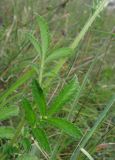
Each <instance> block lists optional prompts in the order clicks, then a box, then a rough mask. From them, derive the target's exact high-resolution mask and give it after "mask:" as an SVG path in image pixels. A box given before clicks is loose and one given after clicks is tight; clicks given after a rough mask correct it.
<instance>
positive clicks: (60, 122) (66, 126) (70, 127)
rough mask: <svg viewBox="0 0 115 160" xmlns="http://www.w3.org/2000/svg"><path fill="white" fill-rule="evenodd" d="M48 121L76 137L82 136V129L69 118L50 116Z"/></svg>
mask: <svg viewBox="0 0 115 160" xmlns="http://www.w3.org/2000/svg"><path fill="white" fill-rule="evenodd" d="M47 122H48V123H49V124H51V125H53V126H55V127H57V128H59V129H61V130H62V131H63V132H65V133H67V134H68V135H70V136H72V137H74V138H76V139H78V138H80V137H81V135H82V132H81V130H80V129H79V128H78V127H76V126H75V125H74V124H73V123H70V122H68V121H67V120H64V119H59V118H49V119H47Z"/></svg>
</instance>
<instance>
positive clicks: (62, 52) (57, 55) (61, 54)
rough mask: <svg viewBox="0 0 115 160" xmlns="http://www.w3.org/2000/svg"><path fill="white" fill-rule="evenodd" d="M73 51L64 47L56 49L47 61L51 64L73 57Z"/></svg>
mask: <svg viewBox="0 0 115 160" xmlns="http://www.w3.org/2000/svg"><path fill="white" fill-rule="evenodd" d="M72 52H73V50H72V49H71V48H67V47H63V48H58V49H55V50H54V51H53V52H52V53H51V54H50V55H49V56H48V57H47V59H46V62H50V61H52V60H59V59H61V58H65V57H66V58H67V57H68V56H69V55H71V54H72Z"/></svg>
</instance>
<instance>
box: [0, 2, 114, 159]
mask: <svg viewBox="0 0 115 160" xmlns="http://www.w3.org/2000/svg"><path fill="white" fill-rule="evenodd" d="M93 2H95V3H93ZM96 2H97V1H90V0H86V1H85V3H84V1H82V0H78V1H76V0H71V1H69V0H67V1H63V0H60V1H57V0H39V1H37V0H34V1H32V0H25V1H22V0H19V1H15V0H9V1H6V0H4V1H0V95H1V96H0V103H1V105H0V107H1V108H0V126H1V129H0V146H1V150H0V151H1V154H0V156H1V158H0V159H8V160H9V159H11V160H15V159H16V160H20V159H21V160H22V159H24V160H25V159H32V160H36V159H52V160H61V159H62V160H69V159H71V160H74V159H80V160H84V159H91V158H92V157H93V158H94V159H96V160H102V159H103V160H114V158H115V149H114V148H115V127H114V125H115V109H114V107H115V106H114V104H113V103H114V100H115V98H114V97H113V94H114V91H115V84H114V82H115V74H114V72H115V71H114V70H115V64H114V58H115V55H114V53H115V45H114V44H115V28H114V24H115V15H114V13H108V12H107V9H104V10H103V12H101V14H99V15H98V16H97V18H96V19H95V21H94V23H93V24H92V25H91V26H90V27H89V28H88V31H86V33H85V36H84V37H83V38H82V39H80V41H79V43H78V45H77V46H75V47H73V45H72V44H74V43H73V42H74V40H75V38H76V35H77V36H78V37H79V33H81V32H80V31H82V29H83V27H84V25H85V24H86V22H87V21H88V19H89V17H91V16H92V15H93V14H94V13H95V11H96V10H97V8H96V6H97V5H96ZM97 4H98V3H97ZM39 15H41V16H43V17H44V18H45V20H46V21H47V23H48V26H49V30H50V31H49V33H50V36H51V37H50V45H49V46H48V48H49V50H48V53H52V52H53V51H54V50H55V49H57V48H62V47H67V48H66V49H68V47H70V48H72V50H73V51H71V53H73V54H72V55H71V56H70V52H69V51H68V50H64V53H65V55H67V56H68V59H67V58H66V56H63V57H61V56H60V57H57V58H53V59H52V58H51V59H50V60H49V63H46V64H45V69H44V70H43V74H42V78H41V76H39V75H40V73H39V72H40V71H41V69H40V66H41V62H42V61H41V59H42V58H41V59H40V56H39V54H38V53H37V51H36V48H35V45H34V46H33V45H32V37H31V34H34V35H35V37H36V38H37V39H38V40H39V41H40V21H39V20H38V21H39V22H37V18H38V16H39ZM45 23H46V22H45ZM46 26H47V24H46ZM43 27H44V26H43ZM43 27H42V28H43ZM46 28H47V27H46ZM45 35H46V34H45ZM46 39H47V37H46ZM77 40H78V39H77ZM34 44H35V43H34ZM58 53H59V51H58ZM60 54H61V52H60ZM65 60H66V61H65ZM73 77H74V79H75V82H76V85H75V84H74V82H73V81H74V80H73ZM33 79H36V80H37V81H39V83H40V86H41V87H42V89H43V93H42V94H44V95H42V96H43V97H45V99H46V103H47V104H46V105H49V104H53V103H54V104H55V105H54V106H57V108H58V103H59V101H61V100H62V103H61V102H60V106H61V107H60V108H61V109H60V110H56V111H55V109H54V110H53V111H51V109H50V111H49V112H48V113H49V114H52V112H53V113H54V112H56V118H57V117H58V118H60V119H61V118H64V119H66V118H67V117H68V114H70V113H72V114H71V116H69V118H67V119H69V121H71V122H72V123H73V124H74V125H75V126H76V127H77V128H78V130H79V129H80V130H81V132H82V133H83V135H81V136H80V138H78V139H77V138H76V139H74V138H75V137H76V135H74V136H73V134H74V133H75V132H74V131H73V132H71V133H70V130H69V131H68V129H67V128H68V125H67V124H65V122H64V124H63V126H61V127H60V126H59V124H58V127H57V126H56V123H55V127H56V128H60V129H61V130H59V129H56V128H55V127H52V125H53V122H54V121H55V119H53V120H52V119H50V120H46V119H47V117H44V112H43V111H40V113H41V114H43V115H42V116H43V121H44V120H45V121H47V122H48V124H47V125H44V122H40V123H41V125H42V126H43V127H44V129H45V131H46V133H47V136H48V139H49V143H50V146H51V148H52V149H51V153H49V149H48V146H46V147H45V148H44V146H45V145H46V143H45V142H46V141H47V140H45V142H44V140H43V139H44V137H41V138H39V136H38V135H39V134H37V137H38V141H37V138H35V137H36V135H34V134H32V131H33V130H34V131H35V128H33V127H34V126H33V124H34V122H33V123H31V121H32V119H31V118H30V119H28V118H27V117H30V115H31V114H32V113H31V111H30V110H31V109H30V110H29V111H30V113H28V108H27V112H26V109H25V111H24V108H26V107H24V106H26V105H27V104H28V103H30V104H31V106H32V107H33V106H34V107H33V108H34V113H38V112H39V110H38V108H37V107H36V106H37V102H36V93H41V90H40V89H38V92H37V91H36V89H35V88H37V87H35V86H36V85H38V86H39V84H36V83H37V82H36V81H34V82H33V83H34V84H33V83H32V81H33ZM32 84H33V87H32ZM64 84H65V85H67V86H69V87H67V86H66V89H65V91H63V90H64V89H63V88H64V87H63V86H65V85H64ZM34 85H35V86H34ZM40 86H39V87H40ZM34 87H35V88H34ZM39 87H38V88H39ZM72 87H73V88H72ZM33 88H34V89H35V91H32V90H34V89H33ZM39 91H40V92H39ZM61 92H62V93H61ZM59 93H60V94H61V96H59ZM67 93H71V94H69V95H68V94H67ZM74 95H75V96H74ZM37 96H38V97H39V96H40V97H42V96H41V95H37ZM63 96H65V97H66V96H67V98H65V99H63ZM33 97H34V98H35V99H34V98H33ZM38 97H37V99H38ZM56 97H57V99H58V100H57V103H56V100H55V98H56ZM23 98H24V99H23ZM25 98H26V100H25ZM27 99H28V100H29V102H28V100H27ZM43 99H44V98H43ZM40 100H41V98H40ZM65 102H67V103H65ZM41 104H42V102H41ZM27 106H28V105H27ZM49 106H50V105H49ZM52 106H53V105H52ZM111 106H112V107H111ZM62 107H63V108H62ZM110 107H111V108H110ZM30 108H31V107H30ZM72 108H73V111H72ZM106 108H107V110H106ZM39 109H40V108H39ZM42 109H43V108H42ZM42 109H41V110H42ZM109 109H110V110H109ZM108 110H109V112H108V113H107V111H108ZM57 111H58V113H57ZM71 111H72V112H71ZM25 113H26V115H28V116H27V117H25V116H24V114H25ZM106 113H107V114H106ZM100 114H101V116H100V117H99V115H100ZM3 115H4V116H3ZM38 115H39V114H38ZM33 117H34V116H33ZM98 117H99V118H98ZM38 118H40V116H38ZM53 118H55V117H53ZM103 118H104V121H103V123H101V121H102V120H103ZM34 120H35V121H36V118H35V119H34ZM52 121H53V122H52ZM61 123H62V122H61ZM99 124H100V127H98V128H97V126H98V125H99ZM34 125H38V124H37V123H36V124H34ZM66 125H67V128H66V129H65V130H66V133H68V134H69V135H70V136H68V135H67V134H65V133H63V131H65V130H64V126H66ZM6 126H7V128H6ZM9 127H10V128H9ZM31 128H32V129H31ZM36 128H37V127H36ZM70 128H71V127H70ZM71 130H74V129H71ZM39 132H40V131H39ZM34 133H36V132H34ZM71 134H72V137H74V138H72V137H71ZM41 135H43V133H42V134H41ZM33 137H34V138H33ZM88 137H89V138H88ZM40 139H41V145H40ZM44 143H45V144H44ZM56 144H57V145H56ZM58 145H59V146H58ZM75 148H76V150H75ZM81 148H82V150H81ZM47 151H48V153H47ZM73 151H74V152H73ZM76 151H77V152H76ZM79 151H80V154H79V153H78V152H79ZM74 153H76V154H77V156H76V154H74ZM74 156H75V157H74ZM93 158H92V159H93Z"/></svg>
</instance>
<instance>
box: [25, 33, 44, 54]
mask: <svg viewBox="0 0 115 160" xmlns="http://www.w3.org/2000/svg"><path fill="white" fill-rule="evenodd" d="M27 37H28V39H29V40H30V42H31V43H32V45H33V46H34V48H35V49H36V51H37V53H38V54H40V56H41V52H42V51H41V45H40V43H39V42H38V40H37V39H36V38H35V37H34V35H33V34H31V33H28V34H27Z"/></svg>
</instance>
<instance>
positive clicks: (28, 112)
mask: <svg viewBox="0 0 115 160" xmlns="http://www.w3.org/2000/svg"><path fill="white" fill-rule="evenodd" d="M22 104H23V108H24V110H25V118H26V120H27V122H28V124H29V125H30V126H31V127H33V126H34V125H35V123H36V115H35V113H34V111H33V109H32V106H31V104H30V102H29V101H28V100H27V99H23V101H22Z"/></svg>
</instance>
